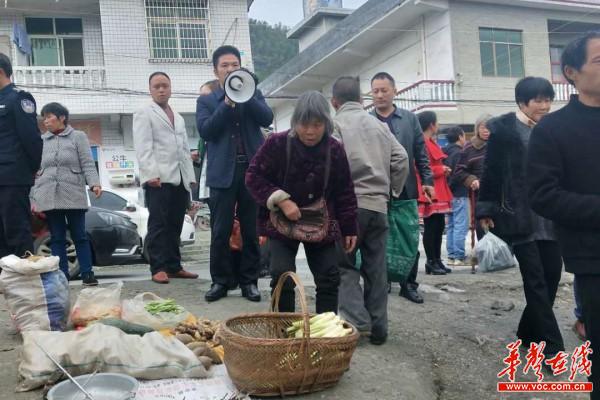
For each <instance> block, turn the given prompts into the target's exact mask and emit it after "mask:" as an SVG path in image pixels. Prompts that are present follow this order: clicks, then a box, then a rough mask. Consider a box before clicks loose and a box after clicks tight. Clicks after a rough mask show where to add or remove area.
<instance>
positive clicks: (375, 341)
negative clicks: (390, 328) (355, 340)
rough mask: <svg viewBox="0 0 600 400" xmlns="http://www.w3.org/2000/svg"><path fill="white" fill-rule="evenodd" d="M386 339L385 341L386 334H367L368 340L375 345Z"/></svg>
mask: <svg viewBox="0 0 600 400" xmlns="http://www.w3.org/2000/svg"><path fill="white" fill-rule="evenodd" d="M386 341H387V335H385V336H374V335H371V336H369V342H371V344H374V345H375V346H381V345H382V344H384V343H385V342H386Z"/></svg>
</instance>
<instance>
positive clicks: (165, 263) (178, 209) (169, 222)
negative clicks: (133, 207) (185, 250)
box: [146, 183, 190, 275]
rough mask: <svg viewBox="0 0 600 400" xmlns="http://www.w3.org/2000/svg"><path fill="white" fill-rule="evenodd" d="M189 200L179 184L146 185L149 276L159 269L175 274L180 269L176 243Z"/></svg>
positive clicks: (187, 194)
mask: <svg viewBox="0 0 600 400" xmlns="http://www.w3.org/2000/svg"><path fill="white" fill-rule="evenodd" d="M189 199H190V194H189V192H188V191H187V190H186V189H185V186H183V183H181V184H180V185H178V186H175V185H171V184H169V183H163V184H162V185H161V186H160V187H151V186H146V205H147V206H148V211H149V216H148V233H147V234H146V246H148V257H149V258H150V260H149V261H150V272H151V273H152V275H154V274H156V273H157V272H160V271H164V272H167V273H176V272H178V271H180V270H181V254H180V252H179V242H180V237H181V229H182V228H183V218H184V217H185V210H186V207H187V204H188V202H189Z"/></svg>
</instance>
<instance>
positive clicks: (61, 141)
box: [31, 125, 100, 211]
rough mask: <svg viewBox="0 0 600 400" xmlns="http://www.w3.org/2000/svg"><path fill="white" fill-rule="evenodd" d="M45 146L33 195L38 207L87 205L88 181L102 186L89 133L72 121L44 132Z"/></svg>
mask: <svg viewBox="0 0 600 400" xmlns="http://www.w3.org/2000/svg"><path fill="white" fill-rule="evenodd" d="M42 140H43V141H44V150H43V152H42V165H41V166H40V170H39V171H38V173H37V176H36V179H35V185H34V186H33V189H32V191H31V197H32V200H33V202H34V203H35V208H36V209H37V210H38V211H48V210H73V209H80V210H81V209H87V208H88V200H87V193H86V188H85V185H86V184H87V185H88V186H89V187H92V186H100V179H99V178H98V172H97V171H96V165H95V164H94V160H93V159H92V151H91V149H90V143H89V142H88V139H87V135H86V134H85V133H84V132H82V131H76V130H75V129H73V128H72V127H71V126H70V125H67V127H66V128H65V130H64V131H63V132H61V133H59V134H58V135H54V134H52V133H50V132H46V133H44V134H43V135H42Z"/></svg>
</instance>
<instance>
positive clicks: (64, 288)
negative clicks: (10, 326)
mask: <svg viewBox="0 0 600 400" xmlns="http://www.w3.org/2000/svg"><path fill="white" fill-rule="evenodd" d="M58 261H59V258H58V257H37V256H34V257H28V258H19V257H17V256H15V255H10V256H6V257H3V258H2V259H1V260H0V264H1V266H2V274H0V287H2V291H3V292H4V298H5V299H6V302H7V303H8V308H9V311H10V313H11V316H12V318H13V322H14V323H15V327H16V328H17V330H18V331H20V332H21V331H31V330H40V331H62V330H64V329H65V327H66V324H67V316H68V315H69V305H70V302H69V283H68V282H67V278H66V277H65V274H63V273H62V271H60V270H59V269H58Z"/></svg>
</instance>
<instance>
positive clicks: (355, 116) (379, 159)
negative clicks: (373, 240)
mask: <svg viewBox="0 0 600 400" xmlns="http://www.w3.org/2000/svg"><path fill="white" fill-rule="evenodd" d="M334 123H335V131H334V137H336V138H338V139H340V140H341V141H342V143H343V144H344V149H345V150H346V156H347V157H348V162H349V163H350V173H351V174H352V180H353V181H354V192H355V193H356V198H357V200H358V208H363V209H366V210H371V211H376V212H380V213H384V214H386V213H387V211H388V209H387V203H388V201H389V199H390V189H391V192H392V193H393V194H394V196H398V195H399V194H400V193H401V192H402V189H403V188H404V183H405V182H406V178H407V176H408V155H407V154H406V150H404V148H403V147H402V145H400V144H399V143H398V141H397V140H396V139H395V138H394V135H392V132H390V130H389V128H388V127H387V125H386V124H384V123H383V122H380V121H378V120H377V118H374V117H373V116H372V115H369V113H368V112H366V111H365V110H364V109H363V107H362V105H361V104H360V103H357V102H347V103H344V105H342V106H341V107H340V108H339V109H338V110H337V113H336V115H335V118H334Z"/></svg>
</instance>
